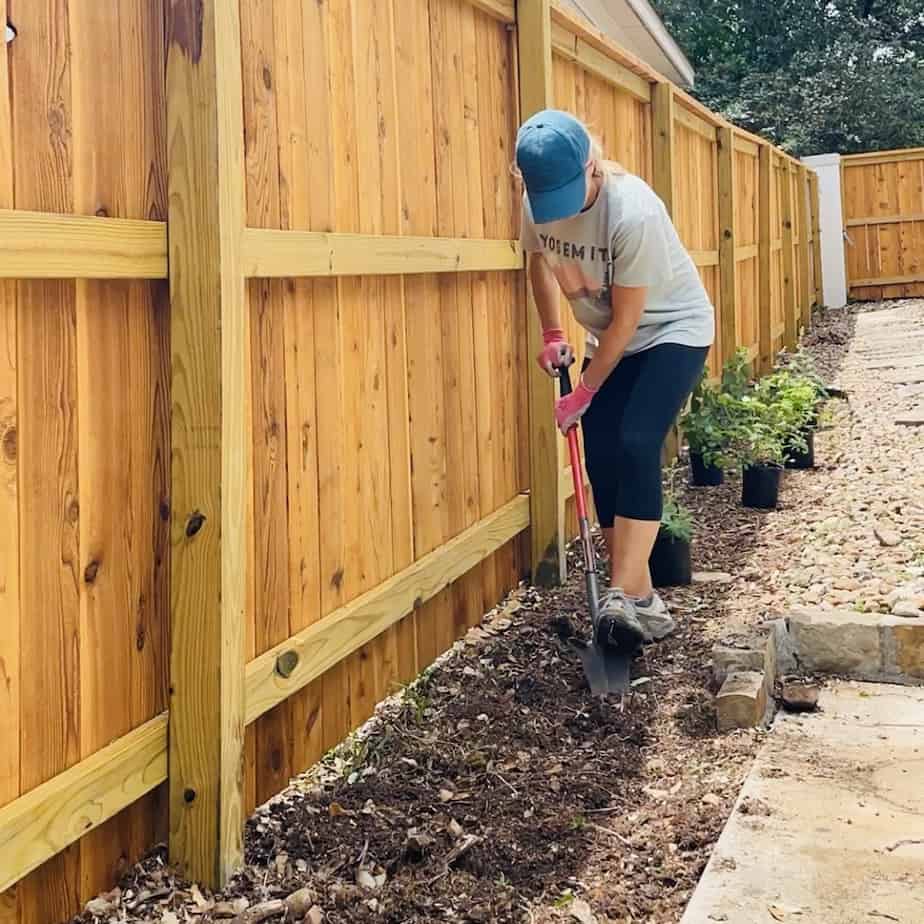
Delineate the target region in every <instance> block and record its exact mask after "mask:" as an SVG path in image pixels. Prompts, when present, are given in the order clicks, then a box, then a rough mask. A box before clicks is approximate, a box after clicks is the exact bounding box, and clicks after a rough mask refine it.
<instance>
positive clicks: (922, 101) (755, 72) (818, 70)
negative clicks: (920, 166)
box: [654, 0, 924, 156]
mask: <svg viewBox="0 0 924 924" xmlns="http://www.w3.org/2000/svg"><path fill="white" fill-rule="evenodd" d="M654 3H655V6H656V7H657V8H658V10H659V12H660V13H661V15H662V16H663V18H664V21H665V23H666V24H667V26H668V28H669V29H670V30H671V32H672V34H673V35H674V36H675V37H676V39H677V40H678V42H679V43H680V44H681V45H682V46H683V48H684V50H685V51H686V53H687V54H688V56H689V57H690V60H691V61H692V63H693V65H694V67H695V68H696V87H695V89H694V93H695V94H696V96H698V97H699V98H700V99H701V100H702V101H703V102H704V103H705V104H706V105H708V106H710V107H711V108H712V109H715V110H717V111H719V112H721V113H722V114H723V115H725V116H726V118H728V119H730V120H731V121H733V122H735V123H737V124H739V125H741V126H742V127H743V128H746V129H748V130H750V131H753V132H757V133H759V134H761V135H764V136H765V137H767V138H770V139H771V140H772V141H774V142H775V143H777V144H779V145H780V146H781V147H783V148H784V149H786V150H788V151H790V152H791V153H793V154H794V155H796V156H805V155H807V154H819V153H824V152H827V151H839V152H841V153H853V152H857V151H869V150H882V149H887V148H903V147H919V146H924V4H922V2H921V0H654Z"/></svg>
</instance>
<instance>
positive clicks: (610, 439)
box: [581, 356, 639, 563]
mask: <svg viewBox="0 0 924 924" xmlns="http://www.w3.org/2000/svg"><path fill="white" fill-rule="evenodd" d="M584 367H585V368H586V367H587V361H585V363H584ZM638 367H639V363H638V360H637V359H636V358H635V357H634V356H627V357H626V358H625V359H624V360H623V361H622V362H620V363H619V365H617V366H616V368H615V369H614V370H613V371H612V372H611V373H610V375H609V376H608V377H607V379H606V381H605V382H604V383H603V385H602V386H601V387H600V390H599V391H598V392H597V394H596V396H595V397H594V400H593V401H592V402H591V405H590V407H589V408H588V409H587V413H586V414H585V415H584V416H583V417H582V418H581V429H582V431H583V434H584V459H585V462H586V465H587V476H588V478H589V479H590V486H591V489H592V491H593V497H594V507H595V508H596V511H597V521H598V522H599V524H600V530H601V532H602V533H603V539H604V541H605V542H606V549H607V552H608V554H609V560H610V562H611V563H612V561H613V558H614V555H615V550H614V548H613V532H614V530H613V521H614V519H615V516H616V502H617V498H618V494H619V490H618V488H619V486H618V484H617V483H616V471H617V454H616V450H617V440H616V435H617V434H618V433H619V430H620V428H621V426H622V417H623V413H624V410H625V406H626V402H627V400H628V398H629V395H630V394H631V393H632V386H633V384H634V382H635V378H636V374H637V371H638Z"/></svg>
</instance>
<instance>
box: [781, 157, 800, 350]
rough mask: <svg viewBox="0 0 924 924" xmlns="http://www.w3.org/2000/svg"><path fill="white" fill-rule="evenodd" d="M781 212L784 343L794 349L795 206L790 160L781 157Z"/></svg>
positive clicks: (795, 314)
mask: <svg viewBox="0 0 924 924" xmlns="http://www.w3.org/2000/svg"><path fill="white" fill-rule="evenodd" d="M780 161H781V163H780V168H779V177H780V187H781V188H780V212H781V220H782V225H783V299H782V301H783V324H784V325H785V334H784V344H785V346H786V348H787V349H790V350H791V349H793V348H794V347H795V345H796V340H797V338H798V335H799V334H798V328H797V322H796V316H797V305H798V302H797V295H796V293H797V291H798V278H797V277H796V253H795V245H794V243H793V230H794V225H795V208H794V203H793V194H792V180H791V177H790V169H789V161H787V160H785V159H784V158H780Z"/></svg>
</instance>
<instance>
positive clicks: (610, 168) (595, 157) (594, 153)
mask: <svg viewBox="0 0 924 924" xmlns="http://www.w3.org/2000/svg"><path fill="white" fill-rule="evenodd" d="M585 127H586V126H585ZM587 133H588V134H589V135H590V159H591V160H592V161H594V173H596V172H597V171H598V170H599V171H600V172H601V173H608V174H610V175H611V176H625V175H626V174H627V173H628V172H629V171H628V170H626V168H625V167H623V165H622V164H620V163H619V162H618V161H615V160H607V159H606V158H605V157H604V156H603V142H602V141H601V140H600V137H599V136H598V135H594V134H592V133H591V132H590V131H588V132H587Z"/></svg>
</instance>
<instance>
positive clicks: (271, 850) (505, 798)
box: [78, 313, 853, 924]
mask: <svg viewBox="0 0 924 924" xmlns="http://www.w3.org/2000/svg"><path fill="white" fill-rule="evenodd" d="M852 320H853V318H852V315H850V314H848V313H840V314H836V315H835V314H832V315H830V316H826V317H822V318H820V320H819V325H818V327H817V328H816V330H815V331H814V332H813V334H812V338H813V339H812V345H813V350H814V351H816V352H817V355H818V356H819V358H820V361H821V362H820V364H821V366H822V368H823V371H824V372H825V373H827V374H829V375H830V374H831V373H832V372H833V371H834V370H835V369H836V367H837V364H838V362H839V361H840V357H841V356H842V355H843V352H844V351H845V350H846V344H847V342H848V341H849V338H850V335H851V332H852V331H851V328H852ZM798 477H800V478H813V477H818V472H805V473H798ZM675 480H676V481H677V482H678V484H677V492H678V494H679V495H680V498H681V500H682V501H683V502H684V503H685V504H686V505H687V506H688V507H690V508H691V511H692V513H693V515H694V519H695V522H696V535H695V537H694V542H693V555H694V568H695V569H696V570H697V571H707V570H708V571H717V572H725V573H727V574H728V575H729V579H728V580H724V579H722V578H721V576H720V577H719V579H717V580H715V581H714V582H710V583H695V584H693V585H691V586H690V587H684V588H675V589H671V590H670V591H666V592H665V593H664V596H665V598H666V599H667V600H668V601H669V603H670V605H671V608H672V610H673V611H674V612H675V613H676V614H677V615H678V621H679V630H678V632H677V634H676V635H674V636H673V637H671V638H670V639H668V640H667V641H665V642H663V643H661V644H659V645H657V646H652V647H650V648H649V649H647V650H646V651H645V652H644V653H643V654H642V655H641V656H640V657H639V659H637V660H636V662H635V664H634V667H633V678H634V686H633V690H632V692H631V693H630V694H629V695H628V696H627V697H626V698H625V701H624V702H619V701H599V700H596V699H594V698H593V697H592V696H591V695H590V693H589V691H588V690H587V688H586V686H585V684H584V682H583V677H582V674H581V669H580V664H579V661H578V659H577V657H576V656H575V655H574V654H573V653H572V652H571V651H570V649H569V648H568V646H567V645H566V643H565V642H564V641H563V640H562V638H561V637H560V636H561V634H562V633H561V626H562V625H563V623H564V622H565V621H567V622H570V623H571V624H573V625H574V626H576V627H577V628H578V630H579V631H586V628H587V620H586V615H585V605H584V599H583V591H582V579H581V574H580V568H579V567H578V562H577V560H576V558H575V557H574V555H573V553H572V556H571V566H572V567H571V578H570V580H569V582H568V584H567V586H566V587H564V588H560V589H557V590H551V591H538V590H534V589H521V590H520V591H519V592H517V593H516V594H514V595H513V596H512V598H511V600H509V601H507V603H506V604H505V605H504V606H503V607H501V608H499V609H498V610H497V611H495V613H493V614H492V615H491V616H490V617H489V618H488V619H487V621H486V622H485V624H484V625H483V626H482V627H479V628H476V629H473V630H472V631H471V632H470V633H469V635H468V636H467V638H466V639H465V640H464V641H463V642H460V643H458V644H457V645H456V647H455V649H454V650H453V651H452V652H451V653H450V654H449V655H448V656H447V657H445V658H444V659H442V660H441V661H440V662H438V664H437V665H436V667H435V668H434V669H433V670H431V671H430V672H429V673H428V674H427V675H426V676H425V677H424V678H422V679H421V680H420V681H418V683H417V684H416V685H414V686H413V687H412V688H410V689H409V690H407V691H405V693H404V695H403V697H402V698H401V699H400V700H395V701H392V702H390V703H388V704H385V705H384V706H383V707H381V708H380V710H379V712H378V714H377V716H376V717H375V718H374V719H373V720H372V721H371V722H370V723H369V724H368V725H367V727H366V728H365V729H363V730H361V732H360V733H359V734H358V735H356V736H354V737H353V738H352V739H351V740H349V741H348V742H346V743H345V744H344V745H342V746H341V747H340V748H339V749H338V750H337V751H336V752H334V753H332V754H331V755H328V757H327V758H326V759H325V761H324V762H323V763H322V764H321V765H320V766H319V767H317V768H315V769H314V770H313V771H312V772H311V773H310V774H309V775H307V776H306V777H305V778H303V779H301V780H298V781H296V782H295V784H294V785H293V786H292V787H291V788H290V789H289V790H287V791H286V792H285V793H283V794H282V795H281V796H280V797H278V798H277V799H275V800H273V802H272V803H270V804H268V805H266V806H264V807H263V808H261V809H260V810H259V811H258V812H257V813H256V814H255V815H254V816H253V817H252V818H251V819H250V820H249V821H248V823H247V828H246V837H245V851H246V867H245V868H244V869H243V870H242V871H241V872H240V874H239V875H238V876H237V877H236V878H235V879H234V880H233V881H232V883H231V884H230V886H229V887H228V888H227V889H226V890H225V892H224V893H223V894H221V895H216V896H212V895H209V894H207V893H205V891H204V890H199V889H198V888H196V887H194V886H191V885H190V884H188V883H184V882H182V881H180V880H178V879H176V878H175V877H174V876H173V875H172V874H171V873H170V871H169V869H168V868H166V866H165V864H164V860H163V854H162V852H155V853H154V854H153V855H152V856H150V857H149V858H148V859H147V860H146V861H145V862H144V863H143V864H140V865H139V866H138V867H137V868H136V869H135V870H134V871H133V872H132V873H131V874H130V875H129V877H127V878H126V879H125V880H124V881H123V883H122V885H121V887H120V889H117V890H116V891H114V892H113V893H111V894H110V895H109V896H105V897H104V898H103V899H102V900H99V899H98V900H97V902H100V901H102V904H97V905H96V906H95V907H94V909H93V910H94V911H96V912H97V913H96V914H95V915H94V914H92V913H89V912H88V913H85V914H84V915H83V916H82V917H81V918H79V919H78V920H79V921H80V922H81V924H89V922H90V921H93V920H106V921H108V920H118V921H139V922H140V921H153V922H162V924H178V922H181V921H185V920H194V919H195V920H199V921H203V922H206V921H211V920H215V919H218V917H219V916H231V915H233V914H234V913H235V912H240V911H242V910H243V909H244V908H245V907H249V908H250V911H249V912H245V914H244V916H243V917H241V918H240V920H241V921H242V922H243V921H246V920H248V917H247V915H248V914H249V915H250V916H251V918H250V919H251V920H252V919H253V918H252V916H253V913H254V911H256V910H257V909H256V908H255V907H254V906H256V905H258V904H259V903H261V902H265V901H267V900H270V899H277V898H285V897H286V896H288V895H290V894H291V893H293V892H295V891H296V890H298V889H304V888H307V889H308V890H309V893H310V897H311V901H313V902H315V903H316V905H317V908H316V909H315V910H313V911H312V913H311V914H309V915H308V916H307V917H305V918H304V920H306V921H312V922H315V921H319V920H323V921H329V922H373V921H375V922H387V924H424V922H437V921H439V922H446V921H450V922H452V921H458V922H468V921H490V922H543V921H554V920H576V919H577V920H596V921H598V922H601V924H602V922H605V921H611V922H648V924H676V922H677V921H679V919H680V917H681V915H682V913H683V909H684V907H685V905H686V902H687V901H688V899H689V896H690V894H691V892H692V890H693V888H694V886H695V885H696V882H697V881H698V879H699V876H700V874H701V872H702V870H703V868H704V867H705V864H706V862H707V860H708V857H709V854H710V851H711V849H712V846H713V844H714V843H715V841H716V839H717V838H718V835H719V833H720V831H721V829H722V826H723V825H724V822H725V819H726V818H727V817H728V815H729V813H730V812H731V810H732V807H733V805H734V801H735V799H736V797H737V793H738V790H739V788H740V784H741V781H742V780H743V778H744V775H745V774H746V772H747V769H748V767H749V765H750V761H751V759H752V757H753V754H754V752H755V750H756V748H757V745H758V743H759V740H760V737H761V733H760V732H756V731H747V732H739V733H735V734H732V735H728V736H723V737H720V736H718V735H717V733H716V731H715V715H714V708H713V693H714V690H712V689H711V686H710V684H711V656H710V649H711V644H712V639H713V638H714V636H715V635H716V633H717V631H718V628H720V627H721V623H722V621H723V619H724V617H725V614H726V611H727V610H728V609H729V607H730V605H731V604H732V603H733V601H734V599H735V595H736V594H737V593H740V590H741V588H742V584H741V583H740V581H741V579H742V571H743V570H745V568H744V563H745V561H746V559H748V557H749V556H750V557H751V559H752V560H753V553H754V551H755V548H756V547H757V546H759V545H760V542H761V530H762V526H763V523H764V521H765V518H766V517H767V516H768V514H766V513H763V512H760V511H746V510H742V508H741V507H740V506H739V497H740V493H739V492H740V481H739V480H737V479H731V480H730V481H729V483H727V484H726V485H724V486H722V487H719V488H690V487H688V486H687V485H686V478H685V477H682V476H680V477H678V476H675ZM680 481H683V482H684V483H683V484H682V485H681V484H680V483H679V482H680ZM794 483H795V484H797V482H794ZM800 498H801V494H800V492H799V491H798V490H796V489H795V488H793V489H792V490H784V494H783V501H782V508H783V511H784V512H786V511H789V515H794V516H795V517H798V513H799V505H800V503H802V502H803V501H801V500H800ZM774 515H775V516H780V513H779V512H777V513H776V514H774ZM752 567H753V566H752ZM758 572H759V569H757V571H755V573H754V574H753V575H752V576H751V577H752V578H753V580H754V582H755V587H756V586H757V585H758V584H759V582H760V574H759V573H758ZM731 575H734V576H735V581H736V582H739V583H738V584H737V586H736V585H735V584H733V583H732V581H731V577H730V576H731ZM746 579H747V577H746ZM745 586H747V585H745ZM768 599H769V598H768ZM768 615H770V614H768ZM717 627H718V628H717ZM235 899H237V900H238V901H237V902H236V903H235V902H234V900H235ZM582 902H586V904H587V907H588V908H589V909H590V911H588V913H589V914H592V915H593V917H581V914H583V910H582V909H583V906H582V905H581V903H582ZM107 906H108V910H107ZM579 912H580V913H579ZM319 915H323V917H321V916H319ZM282 919H283V918H282V917H280V916H277V917H276V920H282Z"/></svg>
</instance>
